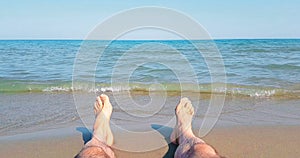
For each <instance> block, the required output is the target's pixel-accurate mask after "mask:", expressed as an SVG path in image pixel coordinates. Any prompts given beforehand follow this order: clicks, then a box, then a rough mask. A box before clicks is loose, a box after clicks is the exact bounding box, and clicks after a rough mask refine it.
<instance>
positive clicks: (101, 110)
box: [75, 94, 115, 158]
mask: <svg viewBox="0 0 300 158" xmlns="http://www.w3.org/2000/svg"><path fill="white" fill-rule="evenodd" d="M112 110H113V108H112V105H111V103H110V101H109V98H108V96H107V95H105V94H102V95H100V96H99V97H97V99H96V102H95V104H94V112H95V123H94V128H93V137H92V139H91V140H90V141H89V142H88V143H86V144H85V145H84V147H83V148H82V150H81V151H80V153H79V154H78V155H76V156H75V158H114V157H115V154H114V152H113V151H112V149H111V148H110V146H111V145H112V144H113V134H112V132H111V129H110V124H109V121H110V117H111V113H112Z"/></svg>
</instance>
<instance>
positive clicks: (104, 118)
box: [75, 94, 222, 158]
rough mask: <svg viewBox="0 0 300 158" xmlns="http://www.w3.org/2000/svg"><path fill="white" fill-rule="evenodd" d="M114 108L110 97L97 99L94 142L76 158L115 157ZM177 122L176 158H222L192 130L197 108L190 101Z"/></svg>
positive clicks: (179, 108) (183, 105)
mask: <svg viewBox="0 0 300 158" xmlns="http://www.w3.org/2000/svg"><path fill="white" fill-rule="evenodd" d="M112 109H113V108H112V105H111V103H110V101H109V98H108V96H107V95H105V94H102V95H100V96H99V97H97V99H96V102H95V104H94V112H95V118H96V119H95V123H94V128H93V137H92V139H91V140H90V141H89V142H88V143H86V144H85V146H84V147H83V149H82V150H81V151H80V152H79V154H78V155H76V156H75V158H115V154H114V152H113V151H112V149H111V147H110V146H111V145H112V144H113V134H112V132H111V129H110V124H109V121H110V117H111V114H112ZM175 114H176V119H177V123H176V126H175V127H174V130H173V132H172V134H171V140H172V142H173V143H178V144H179V146H178V148H177V150H176V152H175V158H222V157H221V156H219V155H218V153H217V151H216V150H215V149H214V148H213V147H212V146H210V145H208V144H206V143H205V142H204V141H203V140H202V139H200V138H198V137H196V136H195V135H194V133H193V131H192V118H193V115H194V108H193V106H192V104H191V101H190V100H189V99H188V98H182V99H181V100H180V102H179V103H178V105H177V106H176V109H175Z"/></svg>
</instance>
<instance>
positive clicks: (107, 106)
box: [94, 94, 113, 119]
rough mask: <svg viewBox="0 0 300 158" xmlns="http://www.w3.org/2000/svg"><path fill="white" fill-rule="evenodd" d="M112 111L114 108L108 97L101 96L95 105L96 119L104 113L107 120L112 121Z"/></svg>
mask: <svg viewBox="0 0 300 158" xmlns="http://www.w3.org/2000/svg"><path fill="white" fill-rule="evenodd" d="M112 110H113V108H112V106H111V103H110V101H109V98H108V96H107V95H105V94H101V95H100V96H98V97H97V99H96V102H95V104H94V112H95V116H96V118H97V116H98V115H99V114H100V113H101V112H102V113H103V114H104V115H105V116H106V117H107V119H110V116H111V113H112Z"/></svg>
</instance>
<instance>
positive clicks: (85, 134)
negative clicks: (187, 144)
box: [76, 124, 178, 158]
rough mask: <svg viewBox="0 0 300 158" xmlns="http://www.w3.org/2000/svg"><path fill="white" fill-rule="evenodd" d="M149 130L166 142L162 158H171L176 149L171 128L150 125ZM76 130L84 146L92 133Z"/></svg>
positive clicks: (85, 130) (80, 128) (85, 129)
mask: <svg viewBox="0 0 300 158" xmlns="http://www.w3.org/2000/svg"><path fill="white" fill-rule="evenodd" d="M151 128H152V129H154V130H156V131H158V132H159V133H160V134H161V135H162V136H164V138H165V140H166V142H167V143H168V147H169V149H168V151H167V152H166V154H165V155H164V156H163V158H173V157H174V154H175V151H176V149H177V147H178V146H177V145H175V144H173V143H171V140H170V135H171V133H172V131H173V128H170V127H167V126H163V125H158V124H151ZM76 130H77V131H79V132H81V134H82V140H83V141H84V144H86V143H87V142H88V141H90V140H91V139H92V132H91V131H90V130H89V129H87V128H86V127H77V128H76Z"/></svg>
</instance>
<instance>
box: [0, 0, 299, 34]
mask: <svg viewBox="0 0 300 158" xmlns="http://www.w3.org/2000/svg"><path fill="white" fill-rule="evenodd" d="M142 6H158V7H166V8H171V9H174V10H177V11H179V12H182V13H184V14H186V15H188V16H189V17H191V18H193V19H194V20H196V21H197V22H198V23H200V24H201V25H202V26H203V27H204V28H205V29H206V30H207V31H208V32H209V34H210V35H211V37H212V38H214V39H243V38H250V39H253V38H300V9H299V8H300V1H299V0H286V1H283V0H251V1H245V0H226V1H220V0H206V1H202V0H189V1H182V0H172V1H171V0H169V1H168V0H151V1H150V0H118V1H117V0H110V1H109V0H106V1H104V0H2V1H0V39H84V38H85V37H86V36H87V34H88V33H89V32H91V30H92V29H93V28H95V27H96V26H97V24H101V22H103V21H105V20H106V19H108V18H109V17H111V16H112V15H115V14H116V13H118V12H120V11H122V10H128V9H130V8H136V7H142ZM124 22H126V21H124ZM187 29H188V28H187ZM153 35H155V36H153ZM154 37H159V38H161V39H172V38H175V37H173V36H172V35H170V34H169V33H163V32H161V31H152V32H151V30H150V31H149V30H146V31H144V32H143V31H136V32H135V33H132V35H127V36H125V37H124V39H140V38H141V39H147V38H154Z"/></svg>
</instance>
